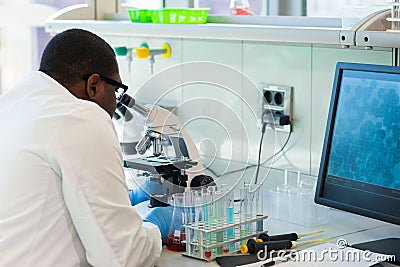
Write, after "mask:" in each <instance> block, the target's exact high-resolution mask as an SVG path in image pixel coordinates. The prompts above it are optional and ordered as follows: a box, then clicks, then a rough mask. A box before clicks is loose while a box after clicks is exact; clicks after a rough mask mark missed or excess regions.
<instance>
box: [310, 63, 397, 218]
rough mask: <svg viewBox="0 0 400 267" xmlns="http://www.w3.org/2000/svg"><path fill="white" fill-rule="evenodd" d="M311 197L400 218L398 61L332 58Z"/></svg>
mask: <svg viewBox="0 0 400 267" xmlns="http://www.w3.org/2000/svg"><path fill="white" fill-rule="evenodd" d="M315 202H317V203H319V204H323V205H326V206H330V207H334V208H337V209H341V210H345V211H349V212H352V213H356V214H360V215H364V216H368V217H370V218H375V219H379V220H382V221H385V222H390V223H394V224H400V67H394V66H380V65H367V64H356V63H343V62H340V63H338V64H337V66H336V72H335V79H334V85H333V89H332V97H331V103H330V108H329V114H328V121H327V127H326V133H325V140H324V145H323V151H322V157H321V164H320V170H319V176H318V185H317V191H316V195H315Z"/></svg>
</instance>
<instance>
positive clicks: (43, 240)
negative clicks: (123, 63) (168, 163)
mask: <svg viewBox="0 0 400 267" xmlns="http://www.w3.org/2000/svg"><path fill="white" fill-rule="evenodd" d="M0 125H1V128H0V266H1V267H3V266H7V267H9V266H18V267H20V266H41V267H46V266H52V267H53V266H68V267H70V266H71V267H72V266H87V265H94V266H107V267H110V266H129V267H132V266H151V265H154V263H155V262H156V260H157V259H158V258H159V256H160V253H161V237H160V232H159V230H158V228H157V227H156V226H155V225H153V224H151V223H147V222H145V223H143V222H142V219H141V218H140V216H139V215H138V214H137V212H136V211H135V208H134V207H132V206H131V205H130V201H129V197H128V192H127V191H128V190H127V187H126V184H125V178H124V172H123V167H122V154H121V150H120V148H119V144H118V140H117V137H116V133H115V129H114V127H113V125H112V121H111V119H110V116H109V115H108V114H107V113H106V112H105V111H104V110H103V109H101V108H100V107H99V106H98V105H97V104H95V103H92V102H90V101H84V100H80V99H78V98H76V97H74V96H73V95H72V94H71V93H69V92H68V91H67V90H66V89H65V88H64V87H62V86H61V85H60V84H59V83H57V82H56V81H55V80H53V79H52V78H50V77H49V76H47V75H46V74H44V73H41V72H33V73H31V74H30V75H28V77H27V78H26V79H24V80H23V81H22V82H21V83H20V84H19V85H17V86H16V88H14V89H12V90H10V91H8V92H6V93H5V94H3V95H0Z"/></svg>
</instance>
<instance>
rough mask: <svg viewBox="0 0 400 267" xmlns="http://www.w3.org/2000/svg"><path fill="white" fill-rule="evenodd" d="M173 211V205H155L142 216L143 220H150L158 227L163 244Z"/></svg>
mask: <svg viewBox="0 0 400 267" xmlns="http://www.w3.org/2000/svg"><path fill="white" fill-rule="evenodd" d="M173 211H174V207H172V206H167V207H156V208H152V209H151V210H150V212H149V213H148V214H147V215H146V216H145V217H144V218H143V220H144V221H145V222H151V223H153V224H155V225H156V226H157V227H158V229H159V230H160V232H161V239H162V243H163V245H165V243H166V240H167V237H168V233H169V228H170V225H171V221H172V213H173Z"/></svg>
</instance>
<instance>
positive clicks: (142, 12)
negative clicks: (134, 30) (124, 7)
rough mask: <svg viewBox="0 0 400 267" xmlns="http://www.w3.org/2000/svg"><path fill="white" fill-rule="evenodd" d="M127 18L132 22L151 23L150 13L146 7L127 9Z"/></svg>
mask: <svg viewBox="0 0 400 267" xmlns="http://www.w3.org/2000/svg"><path fill="white" fill-rule="evenodd" d="M128 14H129V18H130V19H131V21H132V22H141V23H151V22H152V20H151V14H150V13H149V10H147V9H128Z"/></svg>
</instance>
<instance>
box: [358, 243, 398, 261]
mask: <svg viewBox="0 0 400 267" xmlns="http://www.w3.org/2000/svg"><path fill="white" fill-rule="evenodd" d="M351 247H353V248H357V249H361V250H369V251H371V252H376V253H381V254H386V255H394V256H395V259H393V260H392V261H388V262H390V263H395V264H400V238H385V239H379V240H374V241H370V242H365V243H359V244H354V245H352V246H351Z"/></svg>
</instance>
